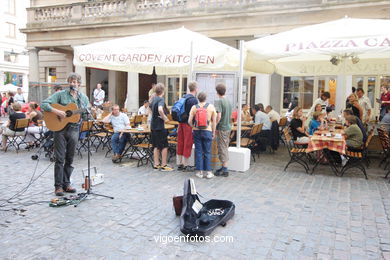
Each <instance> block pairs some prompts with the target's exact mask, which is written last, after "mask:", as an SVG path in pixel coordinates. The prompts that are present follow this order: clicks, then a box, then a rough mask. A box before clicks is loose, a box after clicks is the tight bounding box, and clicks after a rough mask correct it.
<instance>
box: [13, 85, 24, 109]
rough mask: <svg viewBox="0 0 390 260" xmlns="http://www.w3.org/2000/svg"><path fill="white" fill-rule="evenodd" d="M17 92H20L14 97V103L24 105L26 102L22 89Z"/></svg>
mask: <svg viewBox="0 0 390 260" xmlns="http://www.w3.org/2000/svg"><path fill="white" fill-rule="evenodd" d="M17 91H18V92H17V93H16V94H15V96H14V102H18V103H19V104H21V105H23V104H24V103H26V101H25V100H24V96H23V93H22V88H18V89H17Z"/></svg>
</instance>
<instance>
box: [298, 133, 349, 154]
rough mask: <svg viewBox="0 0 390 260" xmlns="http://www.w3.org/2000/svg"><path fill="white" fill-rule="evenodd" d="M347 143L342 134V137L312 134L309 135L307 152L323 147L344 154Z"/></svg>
mask: <svg viewBox="0 0 390 260" xmlns="http://www.w3.org/2000/svg"><path fill="white" fill-rule="evenodd" d="M346 147H347V143H346V142H345V138H344V136H342V138H335V137H334V135H332V136H331V137H328V136H322V135H313V136H312V137H310V141H309V145H308V147H307V150H306V151H307V152H308V153H310V152H314V151H320V150H323V149H329V150H332V151H335V152H338V153H340V154H345V149H346Z"/></svg>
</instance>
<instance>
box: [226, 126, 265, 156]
mask: <svg viewBox="0 0 390 260" xmlns="http://www.w3.org/2000/svg"><path fill="white" fill-rule="evenodd" d="M262 128H263V124H256V125H253V127H252V129H251V131H250V133H249V136H248V137H243V138H241V143H240V146H241V147H246V148H248V149H250V150H251V154H252V158H253V161H254V162H256V159H255V150H256V148H257V143H256V141H257V135H258V134H259V133H260V132H261V129H262ZM236 144H237V141H233V142H232V145H236Z"/></svg>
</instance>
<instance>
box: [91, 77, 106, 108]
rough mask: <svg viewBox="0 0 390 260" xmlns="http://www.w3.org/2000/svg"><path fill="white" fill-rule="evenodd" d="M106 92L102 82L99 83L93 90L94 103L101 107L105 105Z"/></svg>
mask: <svg viewBox="0 0 390 260" xmlns="http://www.w3.org/2000/svg"><path fill="white" fill-rule="evenodd" d="M104 97H105V93H104V90H103V89H102V84H100V83H98V84H97V85H96V88H95V90H94V91H93V105H94V106H96V107H100V108H101V106H102V105H103V102H104Z"/></svg>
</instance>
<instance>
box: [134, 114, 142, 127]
mask: <svg viewBox="0 0 390 260" xmlns="http://www.w3.org/2000/svg"><path fill="white" fill-rule="evenodd" d="M143 117H144V116H143V115H136V116H135V118H134V125H136V126H137V125H139V124H142V118H143Z"/></svg>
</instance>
